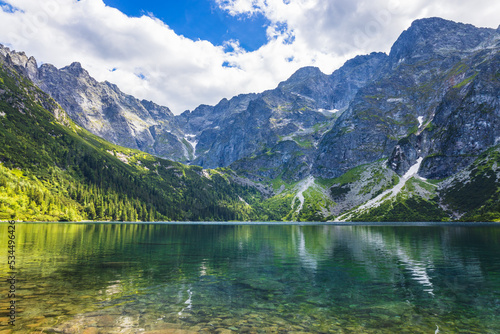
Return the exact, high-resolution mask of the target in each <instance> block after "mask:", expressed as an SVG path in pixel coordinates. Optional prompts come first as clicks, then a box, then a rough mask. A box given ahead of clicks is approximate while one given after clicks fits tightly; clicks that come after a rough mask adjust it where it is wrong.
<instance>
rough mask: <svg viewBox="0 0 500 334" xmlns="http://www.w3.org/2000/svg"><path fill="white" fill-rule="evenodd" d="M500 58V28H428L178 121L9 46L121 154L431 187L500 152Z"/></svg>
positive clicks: (259, 174) (74, 68)
mask: <svg viewBox="0 0 500 334" xmlns="http://www.w3.org/2000/svg"><path fill="white" fill-rule="evenodd" d="M499 49H500V28H499V29H496V30H495V29H485V28H476V27H474V26H472V25H466V24H461V23H455V22H451V21H447V20H443V19H439V18H430V19H422V20H417V21H415V22H414V23H413V24H412V25H411V27H409V28H408V29H407V30H406V31H404V32H403V33H402V34H401V35H400V37H399V38H398V40H397V41H396V42H395V43H394V45H393V47H392V48H391V51H390V53H389V55H387V54H384V53H372V54H369V55H365V56H358V57H355V58H354V59H351V60H349V61H347V62H346V63H345V64H344V65H343V66H342V67H341V68H339V69H338V70H336V71H335V72H333V73H332V74H331V75H327V74H324V73H322V72H321V71H320V70H319V69H318V68H315V67H305V68H301V69H299V70H298V71H297V72H296V73H295V74H293V75H292V76H291V77H290V78H289V79H288V80H286V81H284V82H282V83H280V84H279V85H278V86H277V87H276V88H275V89H272V90H268V91H265V92H261V93H255V94H243V95H238V96H235V97H233V98H231V99H229V100H228V99H223V100H221V101H220V102H219V103H218V104H217V105H215V106H207V105H200V106H199V107H197V108H196V109H195V110H193V111H185V112H184V113H182V114H181V115H177V116H175V115H173V114H172V113H171V112H170V110H169V109H168V108H167V107H162V106H158V105H156V104H154V103H153V102H148V101H140V100H137V99H135V98H134V97H132V96H130V95H126V94H124V93H122V92H121V91H120V90H119V89H118V87H116V86H115V85H113V84H111V83H108V82H104V83H99V82H97V81H96V80H94V79H93V78H92V77H90V76H89V74H88V72H87V71H85V70H84V69H83V68H82V67H81V66H80V64H78V63H73V64H71V65H70V66H68V67H65V68H62V69H56V68H55V67H53V66H51V65H48V64H44V65H42V66H41V67H37V64H36V61H35V59H33V58H28V57H27V56H26V55H24V53H16V52H12V51H10V50H9V49H7V48H3V47H1V46H0V53H1V54H2V55H4V56H5V57H8V58H9V59H11V62H12V63H13V64H15V65H16V66H17V67H18V70H19V71H22V72H23V73H25V75H26V76H27V77H29V78H30V79H31V80H32V81H33V82H34V83H35V84H36V85H38V87H40V88H41V89H42V90H43V91H45V92H47V93H48V94H50V95H51V96H52V97H53V98H54V99H55V100H56V101H57V102H58V103H59V104H60V105H61V106H62V107H63V108H64V109H65V110H66V112H67V113H68V115H69V116H70V117H71V118H72V119H73V120H74V121H76V122H77V123H78V124H80V125H81V126H83V127H84V128H86V129H87V130H89V131H91V132H92V133H94V134H97V135H99V136H101V137H103V138H105V139H107V140H109V141H111V142H112V143H115V144H119V145H123V146H126V147H130V148H136V149H140V150H143V151H145V152H148V153H151V154H153V155H156V156H159V157H164V158H168V159H172V160H175V161H179V162H183V163H189V164H194V165H199V166H202V167H205V168H216V167H230V168H231V169H233V170H235V171H236V172H237V173H238V174H239V175H241V176H245V177H247V178H250V179H252V180H256V181H267V182H271V181H273V180H283V181H285V182H288V183H293V182H298V181H301V180H305V179H306V178H309V177H315V178H320V179H334V178H338V177H340V176H342V175H344V174H345V173H347V172H349V171H351V170H353V168H357V167H358V166H361V165H370V164H371V166H375V165H373V164H376V165H377V166H379V165H380V164H379V162H381V161H383V163H382V164H381V165H380V166H382V167H381V168H385V169H387V171H384V172H381V174H380V175H385V176H384V178H385V179H386V180H390V179H391V176H390V172H391V173H394V172H395V174H394V175H396V174H397V175H399V176H403V175H404V174H405V173H407V172H408V171H409V170H410V167H411V166H415V165H416V164H417V162H418V167H419V169H418V175H420V176H421V177H425V178H428V179H443V178H447V177H450V176H455V175H458V174H457V173H459V172H461V171H463V170H465V169H466V168H468V166H470V165H471V164H472V163H473V162H474V161H476V160H477V159H478V157H480V155H481V154H482V153H484V152H485V151H487V150H488V149H489V148H491V147H493V146H495V145H497V144H499V143H500V124H499V122H500V118H499V117H500V95H499V91H500V73H499V68H500V53H499ZM380 166H379V167H380ZM379 167H377V168H379ZM389 171H390V172H389ZM368 174H369V173H368ZM388 182H389V181H388ZM379 186H380V185H379ZM380 187H381V188H380V189H379V190H380V191H382V188H383V186H380ZM343 189H344V188H343ZM360 189H361V188H360ZM373 189H374V188H373ZM373 189H372V190H373ZM344 190H345V191H347V190H346V188H345V189H344ZM344 190H342V191H344ZM377 191H378V190H377ZM377 191H371V190H370V191H365V192H364V195H366V196H368V197H367V198H366V199H370V196H372V195H374V194H375V193H376V192H377ZM330 195H331V194H330ZM358 195H359V194H357V195H356V196H358ZM366 196H365V197H366ZM361 197H362V198H364V197H363V196H361ZM330 198H331V199H332V198H333V199H335V203H336V204H339V203H340V202H342V199H341V198H338V197H335V196H333V197H331V196H330ZM358 198H360V197H359V196H358ZM351 204H352V203H351ZM339 207H343V206H342V205H340V206H337V209H338V208H339ZM346 207H350V205H347V206H346ZM334 211H335V210H334ZM337 211H338V210H337ZM337 211H336V212H337ZM339 212H340V211H339Z"/></svg>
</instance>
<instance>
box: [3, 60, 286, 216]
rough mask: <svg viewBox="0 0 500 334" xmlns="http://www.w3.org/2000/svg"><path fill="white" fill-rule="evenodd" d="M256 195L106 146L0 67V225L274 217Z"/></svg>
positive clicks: (214, 173) (222, 174) (221, 176)
mask: <svg viewBox="0 0 500 334" xmlns="http://www.w3.org/2000/svg"><path fill="white" fill-rule="evenodd" d="M262 201H263V198H262V195H261V193H260V192H259V191H257V190H256V189H255V188H253V187H251V186H245V185H240V184H238V183H237V182H235V179H234V177H233V174H232V173H231V172H230V171H224V170H208V171H207V170H205V171H203V170H202V169H201V168H200V167H196V166H193V167H188V166H184V165H182V164H180V163H176V162H171V161H167V160H164V159H158V158H155V157H153V156H151V155H148V154H146V153H143V152H141V151H137V150H132V149H127V148H123V147H119V146H116V145H113V144H110V143H108V142H106V141H104V140H102V139H100V138H99V137H97V136H94V135H92V134H90V133H89V132H88V131H86V130H84V129H82V128H81V127H79V126H77V125H76V124H75V123H73V122H72V121H71V120H70V119H69V117H68V116H67V115H66V113H65V112H64V111H63V110H62V109H61V108H60V107H59V106H58V105H57V104H56V103H55V102H54V101H53V100H52V99H51V98H50V97H49V96H48V95H47V94H45V93H43V92H42V91H41V90H39V89H38V88H37V87H35V86H34V85H33V84H32V83H31V81H29V80H27V79H26V78H25V77H24V76H22V75H20V74H19V73H18V72H17V71H16V70H15V69H14V68H12V67H10V66H8V65H7V64H0V219H1V220H8V219H18V220H28V221H29V220H36V221H65V220H68V221H79V220H122V221H136V220H142V221H158V220H179V221H182V220H249V219H259V218H265V219H270V220H273V219H279V218H280V217H279V216H276V215H275V214H274V213H273V211H272V210H270V209H265V208H263V207H262V206H259V205H260V204H258V203H261V202H262Z"/></svg>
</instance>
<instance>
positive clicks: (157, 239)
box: [0, 223, 500, 334]
mask: <svg viewBox="0 0 500 334" xmlns="http://www.w3.org/2000/svg"><path fill="white" fill-rule="evenodd" d="M9 226H15V227H14V229H13V228H12V227H9ZM12 236H14V237H12ZM0 240H1V242H0V245H2V246H1V248H2V249H1V252H2V253H3V255H2V257H1V258H2V261H1V262H0V273H1V282H0V292H1V297H0V306H1V309H0V333H84V334H91V333H150V334H153V333H154V334H161V333H186V334H187V333H231V332H233V333H500V224H498V223H491V224H478V223H474V224H472V223H470V224H469V223H464V224H446V223H436V224H432V223H409V224H402V223H393V224H382V223H379V224H377V223H375V224H373V223H367V224H321V223H317V224H313V223H303V224H302V223H298V224H280V223H252V224H250V223H241V224H237V223H148V224H146V223H15V224H9V223H2V224H0ZM10 240H14V241H15V243H12V242H10V243H9V242H8V241H10ZM10 246H13V247H10ZM8 256H11V257H10V258H8ZM8 259H10V260H15V264H12V263H11V264H12V268H10V267H9V265H8ZM10 321H12V322H13V323H14V325H11V324H9V322H10Z"/></svg>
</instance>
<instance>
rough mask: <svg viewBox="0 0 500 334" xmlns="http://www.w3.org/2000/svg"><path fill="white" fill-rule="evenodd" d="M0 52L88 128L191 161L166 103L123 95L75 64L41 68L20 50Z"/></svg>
mask: <svg viewBox="0 0 500 334" xmlns="http://www.w3.org/2000/svg"><path fill="white" fill-rule="evenodd" d="M0 52H1V53H2V54H3V55H4V56H6V57H8V58H9V59H10V61H11V62H12V63H13V64H15V65H16V66H17V68H18V70H19V71H21V72H22V73H24V74H25V75H26V77H28V78H30V79H31V80H32V81H33V82H34V83H35V84H36V85H37V86H38V87H40V88H41V89H42V90H43V91H45V92H46V93H48V94H49V95H51V97H52V98H54V100H56V101H57V102H58V103H59V104H60V105H61V106H62V107H63V108H64V110H66V112H67V113H68V115H69V116H70V117H71V118H72V119H73V120H74V121H75V122H77V123H78V124H79V125H81V126H83V127H84V128H85V129H87V130H89V131H90V132H92V133H94V134H96V135H98V136H100V137H102V138H104V139H106V140H108V141H110V142H112V143H114V144H118V145H121V146H125V147H130V148H135V149H139V150H142V151H145V152H148V153H152V154H155V155H157V156H161V157H165V158H169V159H172V160H177V161H188V160H190V150H191V151H192V147H191V145H190V144H189V143H187V142H186V141H185V140H183V139H184V135H183V131H182V130H181V129H180V128H179V126H178V125H177V121H176V118H175V117H174V115H173V114H172V112H171V111H170V110H169V109H168V108H167V107H163V106H159V105H157V104H155V103H153V102H151V101H145V100H142V101H141V100H138V99H136V98H134V97H133V96H130V95H127V94H124V93H123V92H122V91H120V89H119V88H118V87H117V86H116V85H114V84H112V83H109V82H97V81H96V80H95V79H94V78H92V77H91V76H90V75H89V73H88V72H87V71H86V70H85V69H83V68H82V66H81V65H80V63H77V62H75V63H73V64H71V65H69V66H67V67H64V68H61V69H57V68H55V67H54V66H52V65H50V64H43V65H42V66H40V67H38V66H37V63H36V60H35V59H34V58H33V57H30V58H28V57H27V56H26V55H25V54H24V53H22V52H20V53H18V52H14V51H11V50H9V49H8V48H5V47H3V46H0Z"/></svg>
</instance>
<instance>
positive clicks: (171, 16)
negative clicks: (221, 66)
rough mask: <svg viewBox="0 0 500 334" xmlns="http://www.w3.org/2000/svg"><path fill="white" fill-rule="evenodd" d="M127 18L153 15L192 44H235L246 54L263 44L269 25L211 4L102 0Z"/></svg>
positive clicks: (208, 0)
mask: <svg viewBox="0 0 500 334" xmlns="http://www.w3.org/2000/svg"><path fill="white" fill-rule="evenodd" d="M104 3H105V4H107V5H108V6H111V7H115V8H117V9H119V10H120V11H122V12H123V13H125V14H127V15H129V16H137V17H139V16H142V15H149V14H151V15H154V16H155V17H157V18H159V19H160V20H162V21H163V22H165V23H166V24H167V25H168V26H169V27H170V28H172V29H173V30H174V31H175V32H176V33H177V34H179V35H183V36H185V37H187V38H190V39H192V40H197V39H201V40H207V41H210V42H212V43H213V44H214V45H223V44H224V42H225V41H228V40H238V41H239V42H240V46H241V47H242V48H243V49H245V50H246V51H255V50H257V49H258V48H260V47H261V46H263V45H264V44H266V43H267V35H266V29H267V27H268V26H269V25H270V23H271V22H270V21H269V20H268V19H267V18H266V17H265V16H264V15H262V14H257V15H252V16H243V15H240V16H238V17H235V16H232V15H230V14H229V13H228V12H227V11H225V10H222V9H221V8H220V7H219V6H217V5H216V3H215V2H214V1H212V0H181V1H172V0H168V1H153V0H142V1H132V0H104Z"/></svg>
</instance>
